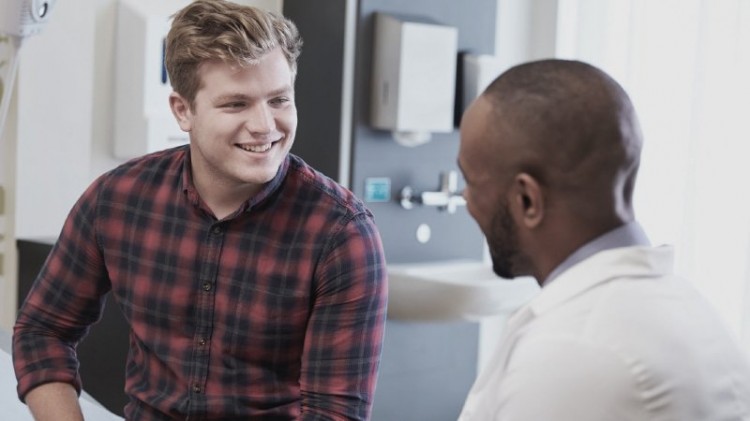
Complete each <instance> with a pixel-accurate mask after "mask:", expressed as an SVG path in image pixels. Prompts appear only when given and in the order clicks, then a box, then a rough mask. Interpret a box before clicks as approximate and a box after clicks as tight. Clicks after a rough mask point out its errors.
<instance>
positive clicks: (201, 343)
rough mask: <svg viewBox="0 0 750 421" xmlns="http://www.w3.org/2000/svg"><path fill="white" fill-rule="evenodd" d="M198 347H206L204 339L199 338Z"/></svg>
mask: <svg viewBox="0 0 750 421" xmlns="http://www.w3.org/2000/svg"><path fill="white" fill-rule="evenodd" d="M198 345H200V346H205V345H206V340H205V339H204V338H201V339H200V340H199V341H198Z"/></svg>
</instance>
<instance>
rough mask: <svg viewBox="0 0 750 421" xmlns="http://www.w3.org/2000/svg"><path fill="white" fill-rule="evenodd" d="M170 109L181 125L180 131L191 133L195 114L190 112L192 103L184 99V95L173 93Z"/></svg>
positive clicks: (170, 95)
mask: <svg viewBox="0 0 750 421" xmlns="http://www.w3.org/2000/svg"><path fill="white" fill-rule="evenodd" d="M169 108H170V109H171V110H172V114H173V115H174V118H175V119H176V120H177V124H179V125H180V129H182V131H183V132H189V131H190V130H191V129H192V117H193V113H192V111H191V110H190V103H189V102H188V100H187V99H185V98H183V97H182V95H180V94H178V93H177V92H172V93H171V94H169Z"/></svg>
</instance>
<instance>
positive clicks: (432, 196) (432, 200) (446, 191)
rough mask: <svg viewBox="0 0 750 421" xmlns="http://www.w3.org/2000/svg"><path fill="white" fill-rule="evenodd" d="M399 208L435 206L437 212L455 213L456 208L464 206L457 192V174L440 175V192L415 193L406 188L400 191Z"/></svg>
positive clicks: (459, 193) (454, 172)
mask: <svg viewBox="0 0 750 421" xmlns="http://www.w3.org/2000/svg"><path fill="white" fill-rule="evenodd" d="M400 201H401V206H402V207H403V208H404V209H412V208H413V207H414V205H415V204H419V205H422V206H437V207H438V209H439V210H447V211H448V213H455V212H456V208H457V207H458V206H465V205H466V200H464V198H463V196H462V195H461V192H459V191H458V172H456V171H448V172H441V173H440V190H438V191H426V192H422V193H415V192H414V189H412V188H411V187H410V186H406V187H404V188H403V189H401V195H400Z"/></svg>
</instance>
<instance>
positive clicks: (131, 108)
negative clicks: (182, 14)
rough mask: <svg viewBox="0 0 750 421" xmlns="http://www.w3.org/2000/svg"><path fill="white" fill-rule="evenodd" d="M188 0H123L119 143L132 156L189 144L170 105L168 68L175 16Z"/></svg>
mask: <svg viewBox="0 0 750 421" xmlns="http://www.w3.org/2000/svg"><path fill="white" fill-rule="evenodd" d="M188 3H189V1H187V0H160V1H153V0H120V1H119V5H118V10H117V39H116V57H115V133H114V138H115V147H114V153H115V156H116V157H117V158H123V159H127V158H132V157H135V156H139V155H143V154H146V153H149V152H154V151H158V150H161V149H166V148H169V147H172V146H178V145H181V144H185V143H187V142H188V134H187V133H185V132H183V131H182V130H180V127H179V126H178V125H177V122H176V121H175V118H174V116H173V115H172V112H171V110H170V108H169V94H170V93H171V92H172V88H171V85H170V83H169V80H168V79H167V72H166V68H165V67H164V40H165V37H166V35H167V32H168V31H169V26H170V16H171V15H172V14H174V13H175V12H176V11H177V10H179V9H180V8H181V7H183V6H185V5H187V4H188Z"/></svg>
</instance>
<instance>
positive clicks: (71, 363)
mask: <svg viewBox="0 0 750 421" xmlns="http://www.w3.org/2000/svg"><path fill="white" fill-rule="evenodd" d="M97 186H98V183H94V184H92V186H91V187H89V189H88V190H87V191H86V192H85V193H84V194H83V195H82V196H81V198H80V199H79V200H78V201H77V202H76V204H75V206H74V207H73V209H72V210H71V212H70V214H69V215H68V217H67V219H66V221H65V224H64V226H63V229H62V232H61V233H60V238H59V239H58V241H57V242H56V244H55V246H54V247H53V248H52V251H51V252H50V255H49V257H48V258H47V261H46V262H45V264H44V267H43V268H42V269H41V271H40V273H39V276H38V277H37V279H36V280H35V281H34V285H33V286H32V288H31V290H30V291H29V294H28V296H27V297H26V300H25V301H24V303H23V305H22V306H21V309H20V311H19V313H18V318H17V320H16V323H15V326H14V328H13V366H14V369H15V373H16V378H17V379H18V395H19V398H21V400H23V401H24V402H25V401H26V400H27V395H29V394H30V392H31V391H32V390H35V389H37V388H38V387H40V386H42V385H46V384H55V383H56V384H60V383H63V384H67V385H68V386H69V387H70V388H71V389H73V390H74V392H76V394H77V393H78V392H80V390H81V380H80V377H79V375H78V358H77V356H76V352H75V347H76V346H77V344H78V342H79V341H80V340H81V339H82V338H83V337H84V336H85V335H86V333H87V332H88V329H89V326H91V324H93V323H94V322H96V321H97V320H98V319H99V316H100V314H101V308H102V306H103V303H104V295H105V294H106V292H107V291H108V290H109V288H110V286H109V280H108V278H107V275H106V270H105V268H104V264H103V259H102V257H101V253H100V250H99V248H98V246H97V241H96V230H95V228H94V224H95V223H96V222H95V221H96V191H97ZM45 389H46V388H45ZM53 390H54V389H53ZM44 395H47V393H44V394H43V396H44ZM57 396H64V395H63V394H58V395H57ZM40 400H41V399H40ZM76 405H77V404H76Z"/></svg>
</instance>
